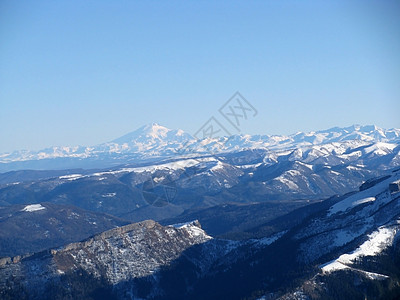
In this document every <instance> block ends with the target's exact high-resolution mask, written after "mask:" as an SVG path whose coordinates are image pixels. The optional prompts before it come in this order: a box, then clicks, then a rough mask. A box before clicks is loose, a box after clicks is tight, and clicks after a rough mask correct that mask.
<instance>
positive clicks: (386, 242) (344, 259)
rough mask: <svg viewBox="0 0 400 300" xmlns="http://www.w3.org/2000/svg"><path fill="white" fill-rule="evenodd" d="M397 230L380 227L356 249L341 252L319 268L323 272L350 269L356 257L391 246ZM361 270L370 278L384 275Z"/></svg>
mask: <svg viewBox="0 0 400 300" xmlns="http://www.w3.org/2000/svg"><path fill="white" fill-rule="evenodd" d="M397 232H398V227H380V228H379V229H378V230H377V231H374V232H373V233H371V234H370V235H368V240H367V241H365V242H364V243H363V244H361V245H360V246H359V247H358V248H357V249H356V250H354V251H353V252H351V253H348V254H347V253H346V254H342V255H340V256H339V257H338V258H337V259H335V260H333V261H330V262H328V263H326V264H323V265H321V266H320V268H321V270H322V271H323V272H327V273H329V272H333V271H337V270H343V269H352V268H351V267H350V266H349V265H351V264H352V263H353V262H354V261H356V260H357V259H358V258H360V257H363V256H374V255H377V254H379V253H380V252H382V251H383V250H384V249H386V248H387V247H389V246H391V245H392V244H393V240H394V237H395V236H396V234H397ZM358 271H360V270H358ZM362 272H364V273H368V274H366V275H368V277H369V278H372V279H377V278H376V277H377V276H378V277H379V276H385V275H381V274H375V273H370V272H365V271H362ZM386 277H387V276H386Z"/></svg>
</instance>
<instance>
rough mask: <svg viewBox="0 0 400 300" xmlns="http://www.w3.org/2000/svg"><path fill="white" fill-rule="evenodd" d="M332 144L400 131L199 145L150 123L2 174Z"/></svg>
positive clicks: (0, 157)
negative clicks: (100, 141)
mask: <svg viewBox="0 0 400 300" xmlns="http://www.w3.org/2000/svg"><path fill="white" fill-rule="evenodd" d="M331 143H356V144H357V143H358V144H359V145H360V146H365V145H368V144H375V143H388V144H399V143H400V129H396V128H393V129H383V128H380V127H377V126H375V125H365V126H361V125H352V126H349V127H342V128H341V127H333V128H330V129H325V130H320V131H310V132H298V133H295V134H291V135H248V134H241V135H232V136H230V137H221V138H219V139H202V140H197V139H195V138H193V137H192V136H191V135H190V134H188V133H186V132H184V131H183V130H180V129H178V130H173V129H168V128H166V127H164V126H161V125H159V124H157V123H150V124H147V125H144V126H142V127H140V128H139V129H137V130H135V131H133V132H130V133H128V134H126V135H123V136H121V137H119V138H117V139H114V140H112V141H111V142H106V143H102V144H99V145H95V146H89V147H85V146H73V147H72V146H60V147H50V148H46V149H43V150H39V151H26V150H21V151H14V152H11V153H3V154H0V172H1V171H11V170H21V169H60V168H63V166H65V165H72V167H73V168H79V167H83V168H89V167H91V168H94V167H107V166H113V165H114V166H115V165H117V164H122V163H127V162H131V161H137V160H155V159H165V158H171V157H176V156H182V155H193V154H216V153H226V152H237V151H243V150H245V149H266V150H270V151H284V150H288V149H293V148H299V147H312V146H318V145H325V144H331Z"/></svg>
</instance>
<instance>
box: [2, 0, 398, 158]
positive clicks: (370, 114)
mask: <svg viewBox="0 0 400 300" xmlns="http://www.w3.org/2000/svg"><path fill="white" fill-rule="evenodd" d="M399 53H400V2H399V1H382V0H379V1H351V0H350V1H349V0H346V1H297V0H293V1H285V0H282V1H118V0H116V1H111V0H109V1H101V0H100V1H40V0H38V1H23V0H22V1H13V0H10V1H9V0H1V1H0V153H2V152H7V151H13V150H19V149H29V150H39V149H43V148H45V147H49V146H57V145H84V146H89V145H95V144H99V143H102V142H107V141H110V140H113V139H115V138H117V137H119V136H122V135H124V134H126V133H128V132H131V131H133V130H135V129H137V128H139V127H141V126H142V125H144V124H148V123H152V122H157V123H159V124H162V125H164V126H166V127H169V128H173V129H178V128H180V129H183V130H185V131H187V132H188V133H191V134H193V133H195V132H196V131H197V130H198V129H199V128H201V126H202V125H203V124H204V123H205V122H206V121H207V120H209V119H210V118H211V117H214V118H215V119H217V120H219V121H220V122H221V123H222V124H223V125H224V126H226V127H228V126H229V124H227V123H226V119H224V118H223V117H222V116H221V114H220V113H219V109H220V108H221V107H222V106H223V105H224V103H226V102H227V101H228V100H229V99H230V98H231V96H232V95H233V94H234V93H235V92H237V91H239V92H240V94H241V95H243V97H244V98H245V99H247V101H248V103H250V104H251V105H252V106H253V107H254V108H255V110H257V115H256V116H255V117H253V115H252V116H251V117H248V119H247V120H242V123H241V126H240V129H239V130H240V131H241V132H242V133H249V134H291V133H295V132H298V131H312V130H321V129H327V128H330V127H334V126H350V125H352V124H362V125H366V124H375V125H378V126H380V127H384V128H393V127H396V128H400V118H399V116H398V115H399V111H400V109H399V108H400V104H399V103H400V84H399V79H400V55H399ZM224 122H225V123H224ZM230 131H231V132H232V133H236V132H234V130H230Z"/></svg>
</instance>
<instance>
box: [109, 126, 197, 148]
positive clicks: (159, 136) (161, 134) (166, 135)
mask: <svg viewBox="0 0 400 300" xmlns="http://www.w3.org/2000/svg"><path fill="white" fill-rule="evenodd" d="M184 139H187V140H189V139H193V138H192V136H191V135H190V134H188V133H185V132H184V131H183V130H181V129H178V130H172V129H169V128H167V127H164V126H162V125H159V124H157V123H150V124H147V125H144V126H142V127H140V128H139V129H137V130H135V131H133V132H130V133H128V134H125V135H124V136H122V137H120V138H117V139H115V140H113V141H111V143H115V144H125V143H128V144H129V143H134V142H140V143H148V142H149V141H165V140H168V141H173V140H179V141H182V140H184Z"/></svg>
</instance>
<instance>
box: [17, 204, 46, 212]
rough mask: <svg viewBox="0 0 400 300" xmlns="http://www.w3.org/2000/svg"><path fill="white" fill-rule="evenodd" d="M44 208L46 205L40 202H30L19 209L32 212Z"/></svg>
mask: <svg viewBox="0 0 400 300" xmlns="http://www.w3.org/2000/svg"><path fill="white" fill-rule="evenodd" d="M43 209H46V207H44V206H42V205H40V204H30V205H27V206H25V207H24V208H23V209H21V211H26V212H34V211H38V210H43Z"/></svg>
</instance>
